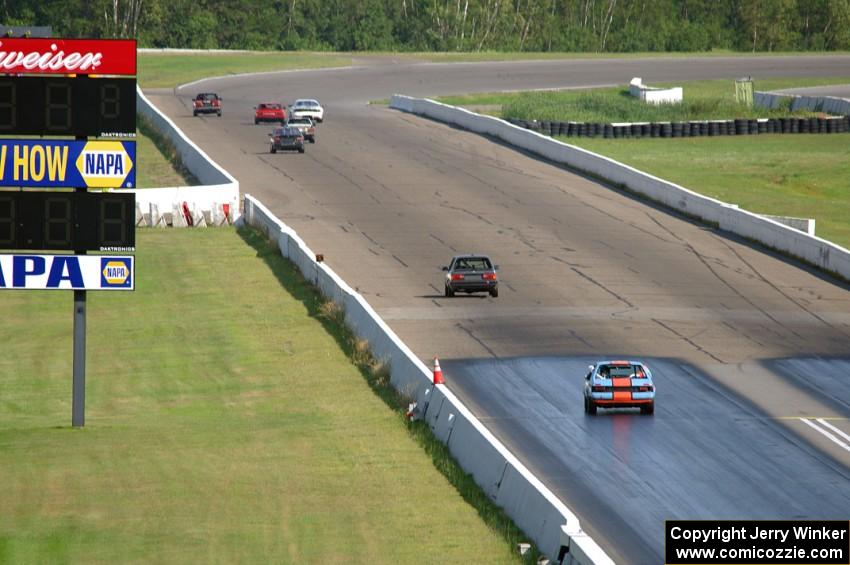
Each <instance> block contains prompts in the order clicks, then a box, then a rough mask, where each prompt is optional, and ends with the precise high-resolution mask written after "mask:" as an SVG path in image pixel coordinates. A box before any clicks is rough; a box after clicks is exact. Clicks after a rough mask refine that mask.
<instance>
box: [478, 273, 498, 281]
mask: <svg viewBox="0 0 850 565" xmlns="http://www.w3.org/2000/svg"><path fill="white" fill-rule="evenodd" d="M481 278H482V279H484V280H485V281H494V280H496V273H484V274H483V275H481Z"/></svg>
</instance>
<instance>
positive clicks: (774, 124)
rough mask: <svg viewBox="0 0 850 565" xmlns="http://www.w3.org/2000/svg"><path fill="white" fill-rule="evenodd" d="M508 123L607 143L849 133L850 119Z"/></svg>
mask: <svg viewBox="0 0 850 565" xmlns="http://www.w3.org/2000/svg"><path fill="white" fill-rule="evenodd" d="M507 121H508V123H511V124H513V125H515V126H519V127H521V128H525V129H530V130H531V131H536V132H537V133H541V134H543V135H548V136H550V137H555V136H566V137H602V138H605V139H622V138H641V137H665V138H668V137H715V136H719V135H759V134H770V133H847V132H850V115H848V116H830V117H826V118H795V117H788V118H758V119H736V120H699V121H690V122H638V123H611V124H603V123H598V122H553V121H546V120H543V121H537V120H520V119H517V118H508V119H507Z"/></svg>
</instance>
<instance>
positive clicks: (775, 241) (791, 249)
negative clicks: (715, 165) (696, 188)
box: [390, 94, 850, 279]
mask: <svg viewBox="0 0 850 565" xmlns="http://www.w3.org/2000/svg"><path fill="white" fill-rule="evenodd" d="M390 107H391V108H396V109H398V110H403V111H405V112H410V113H414V114H419V115H422V116H426V117H429V118H432V119H434V120H438V121H441V122H445V123H448V124H453V125H456V126H459V127H462V128H464V129H467V130H470V131H473V132H476V133H481V134H486V135H490V136H493V137H495V138H498V139H501V140H503V141H505V142H507V143H510V144H512V145H514V146H516V147H520V148H522V149H525V150H526V151H529V152H531V153H534V154H536V155H539V156H541V157H544V158H546V159H549V160H551V161H555V162H557V163H562V164H564V165H567V166H569V167H571V168H573V169H577V170H579V171H583V172H586V173H589V174H591V175H594V176H596V177H598V178H601V179H604V180H606V181H608V182H611V183H613V184H616V185H620V186H623V187H625V188H627V189H628V190H630V191H633V192H636V193H638V194H641V195H643V196H645V197H647V198H649V199H651V200H653V201H655V202H659V203H661V204H664V205H665V206H667V207H669V208H672V209H673V210H678V211H680V212H684V213H685V214H688V215H690V216H693V217H696V218H699V219H701V220H703V221H705V222H708V223H711V224H715V225H717V226H718V227H719V228H720V229H721V230H725V231H728V232H731V233H734V234H737V235H740V236H742V237H745V238H748V239H751V240H753V241H756V242H758V243H761V244H762V245H765V246H766V247H769V248H772V249H776V250H779V251H782V252H784V253H787V254H789V255H791V256H793V257H796V258H798V259H802V260H803V261H806V262H808V263H810V264H812V265H815V266H817V267H819V268H821V269H824V270H825V271H829V272H831V273H835V274H838V275H839V276H841V277H843V278H845V279H850V251H848V250H847V249H845V248H843V247H841V246H839V245H836V244H834V243H832V242H830V241H827V240H825V239H821V238H819V237H817V236H814V235H809V234H807V233H803V232H800V231H797V230H795V229H793V228H790V227H788V226H785V225H783V224H781V223H779V222H777V221H775V220H771V219H769V218H765V217H763V216H760V215H758V214H755V213H752V212H748V211H746V210H742V209H740V208H738V206H737V205H734V204H727V203H725V202H721V201H719V200H715V199H713V198H709V197H707V196H703V195H701V194H697V193H696V192H693V191H691V190H688V189H687V188H684V187H682V186H679V185H677V184H674V183H672V182H668V181H666V180H664V179H660V178H658V177H655V176H652V175H650V174H648V173H644V172H643V171H639V170H637V169H635V168H632V167H629V166H628V165H624V164H623V163H619V162H617V161H614V160H613V159H609V158H608V157H604V156H602V155H598V154H596V153H592V152H590V151H586V150H584V149H581V148H579V147H576V146H573V145H568V144H566V143H562V142H560V141H557V140H554V139H552V138H550V137H547V136H545V135H541V134H539V133H536V132H534V131H531V130H527V129H523V128H521V127H518V126H515V125H513V124H510V123H508V122H506V121H504V120H501V119H499V118H494V117H491V116H483V115H480V114H476V113H474V112H470V111H469V110H465V109H463V108H457V107H455V106H449V105H447V104H442V103H440V102H436V101H434V100H428V99H420V98H411V97H409V96H403V95H399V94H396V95H393V97H392V99H391V101H390Z"/></svg>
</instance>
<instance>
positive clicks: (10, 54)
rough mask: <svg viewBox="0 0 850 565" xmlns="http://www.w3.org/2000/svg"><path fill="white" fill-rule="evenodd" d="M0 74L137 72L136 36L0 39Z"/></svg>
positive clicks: (119, 73) (127, 73)
mask: <svg viewBox="0 0 850 565" xmlns="http://www.w3.org/2000/svg"><path fill="white" fill-rule="evenodd" d="M0 73H8V74H19V73H39V74H62V75H64V74H78V75H93V74H98V75H135V74H136V40H135V39H41V38H39V39H18V38H4V39H2V40H0Z"/></svg>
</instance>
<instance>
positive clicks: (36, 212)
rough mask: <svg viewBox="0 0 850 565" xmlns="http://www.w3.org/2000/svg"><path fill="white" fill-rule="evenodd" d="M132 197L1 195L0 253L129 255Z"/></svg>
mask: <svg viewBox="0 0 850 565" xmlns="http://www.w3.org/2000/svg"><path fill="white" fill-rule="evenodd" d="M135 212H136V195H135V194H133V193H113V192H0V249H22V250H32V249H44V250H57V251H58V250H68V251H118V250H121V251H130V250H133V249H135V246H136V221H135V220H136V215H135Z"/></svg>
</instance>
